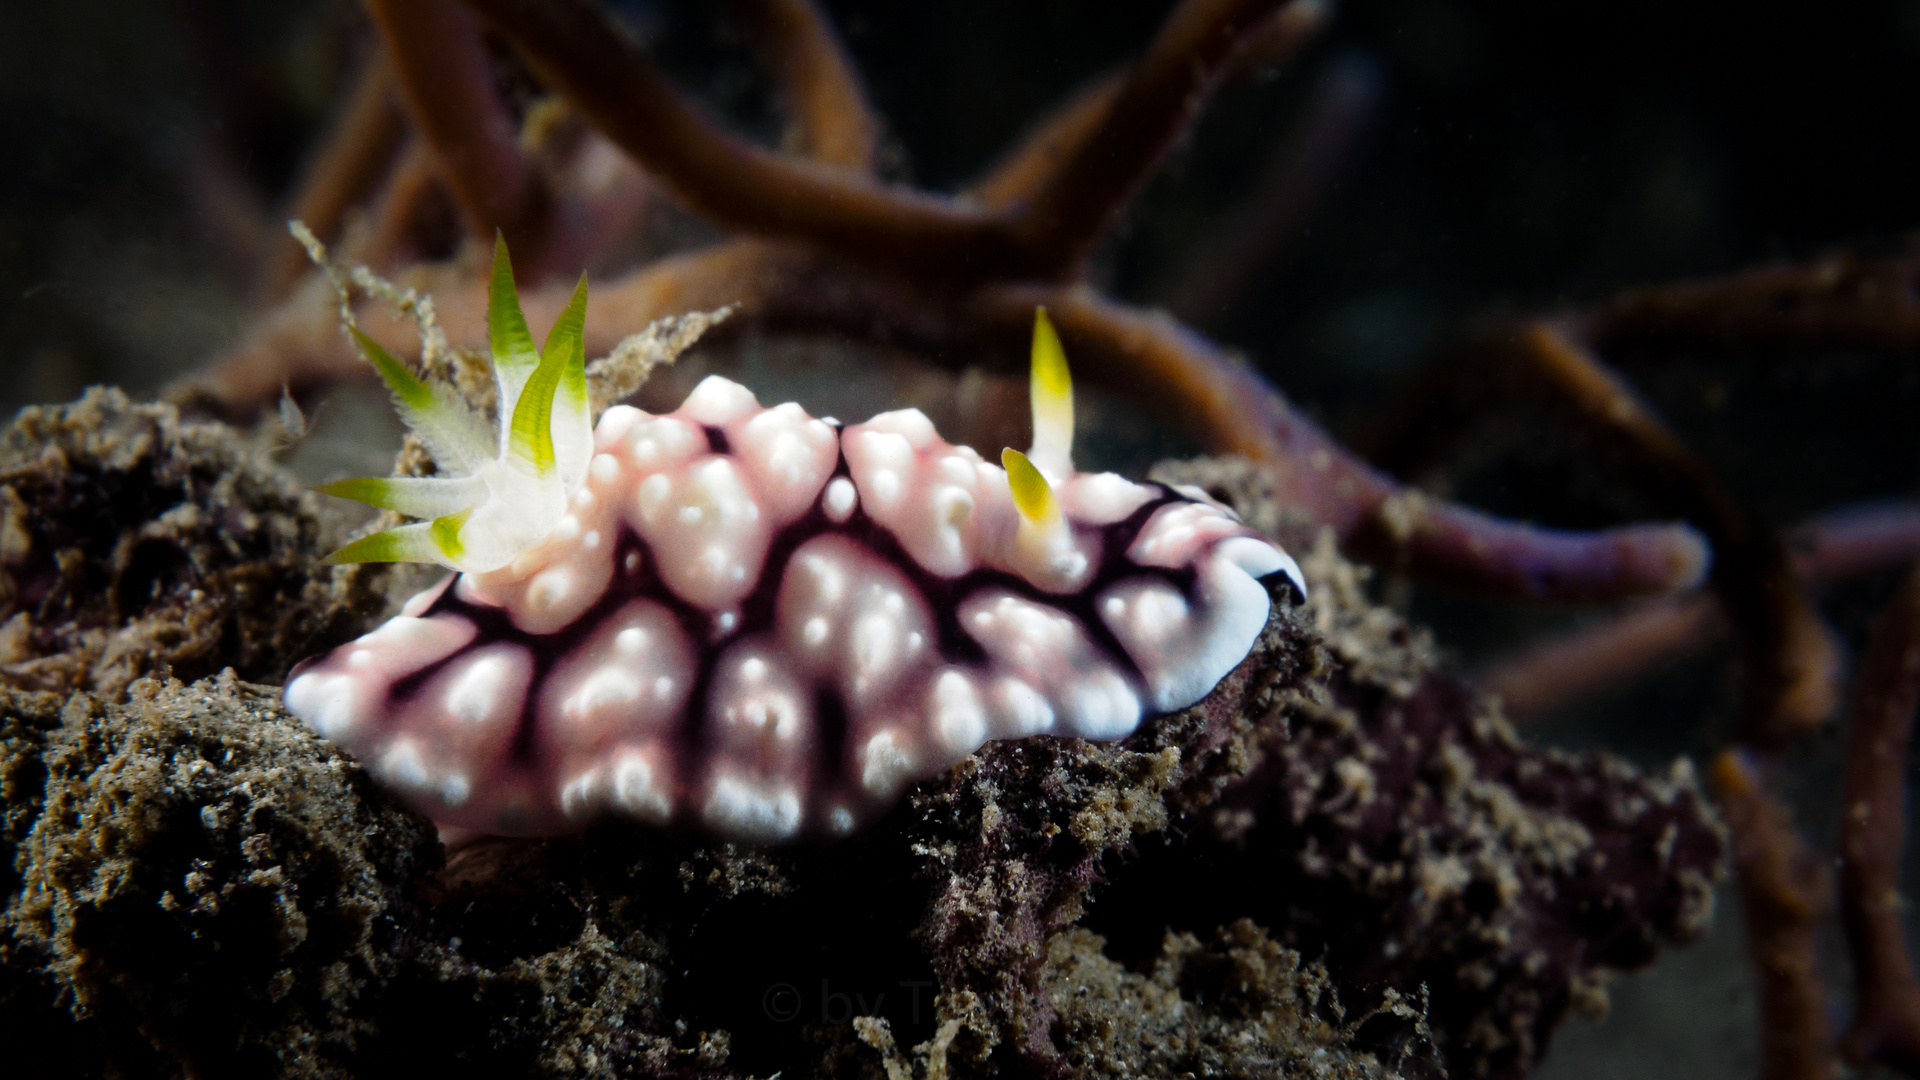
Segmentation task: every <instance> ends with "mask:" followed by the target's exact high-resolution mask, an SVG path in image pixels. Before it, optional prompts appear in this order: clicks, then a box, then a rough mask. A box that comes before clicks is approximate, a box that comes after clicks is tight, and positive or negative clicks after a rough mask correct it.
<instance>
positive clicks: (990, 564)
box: [286, 249, 1305, 842]
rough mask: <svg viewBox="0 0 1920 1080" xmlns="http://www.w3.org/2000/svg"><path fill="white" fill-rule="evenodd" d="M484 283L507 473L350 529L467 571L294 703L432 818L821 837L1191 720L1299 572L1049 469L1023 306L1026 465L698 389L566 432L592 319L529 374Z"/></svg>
mask: <svg viewBox="0 0 1920 1080" xmlns="http://www.w3.org/2000/svg"><path fill="white" fill-rule="evenodd" d="M501 265H502V266H504V249H502V261H501ZM503 275H504V281H505V284H504V286H503V287H502V286H500V285H499V283H500V282H501V280H502V277H503ZM496 286H497V287H496V289H495V293H494V296H493V304H494V306H495V308H496V309H498V308H503V307H506V306H508V305H511V307H512V311H511V312H510V313H508V314H506V315H499V316H497V317H496V316H492V315H490V319H489V323H490V328H491V330H492V332H493V334H494V341H495V353H496V357H498V356H500V355H501V353H502V345H501V343H502V342H503V341H504V342H505V343H506V354H507V355H508V356H509V357H514V356H518V357H519V360H517V361H515V362H516V363H518V365H519V368H518V371H517V373H515V372H511V371H509V370H508V368H507V367H504V366H503V367H502V368H501V375H500V388H501V401H502V402H506V403H512V406H511V409H510V410H509V409H506V408H503V416H506V414H507V413H508V412H509V411H510V412H511V416H510V418H508V419H503V421H502V430H501V439H500V442H501V453H500V456H499V457H498V458H497V459H494V460H491V461H487V462H486V463H485V464H484V465H483V466H482V467H481V468H480V469H479V470H477V471H476V472H475V473H474V474H473V476H477V477H478V478H479V480H478V481H477V482H476V480H474V479H473V478H472V477H469V478H465V479H451V480H447V481H444V483H445V484H448V485H464V486H462V487H459V488H458V489H457V490H456V489H455V488H452V487H447V488H444V489H441V490H431V489H429V490H425V491H420V492H415V491H412V490H410V489H411V488H412V487H414V486H415V485H396V486H394V487H393V488H391V489H378V490H377V491H376V492H374V493H377V494H379V495H380V497H382V498H385V499H387V500H388V504H390V505H394V506H395V507H396V508H399V509H402V510H407V509H408V507H418V508H420V513H421V515H422V516H429V517H431V518H432V520H430V521H428V522H425V523H422V524H421V525H416V526H403V527H401V528H400V529H397V530H391V531H390V532H389V533H382V534H376V536H375V537H372V538H369V540H368V541H361V542H360V543H361V544H363V545H365V544H368V543H369V541H372V542H374V543H375V545H376V546H377V545H385V547H382V548H379V550H378V551H376V552H375V555H376V556H384V555H385V554H388V553H391V552H401V553H402V554H401V555H399V556H397V557H406V558H416V559H430V560H432V561H436V562H441V563H443V564H446V565H449V566H452V567H453V568H454V569H456V570H458V571H459V573H458V575H457V576H456V577H454V578H452V579H449V581H443V582H442V583H440V584H439V585H437V586H435V587H434V588H432V589H429V590H428V591H426V592H424V593H422V594H420V595H419V596H416V597H414V598H413V599H412V600H411V601H409V602H408V603H407V605H406V606H405V608H404V609H403V611H402V613H401V614H400V615H399V616H398V617H396V618H394V619H393V620H392V621H390V622H388V623H387V624H386V625H385V626H382V627H381V628H379V629H377V630H375V631H374V632H372V633H370V634H368V635H366V636H365V637H362V638H361V639H359V640H357V641H354V642H351V643H349V644H347V645H344V646H341V647H340V648H338V649H335V650H334V651H333V652H331V653H328V654H326V655H325V656H321V657H318V658H315V659H312V660H308V661H306V662H305V663H303V664H301V665H300V666H299V667H297V668H296V669H295V671H294V673H293V676H292V679H291V681H290V682H289V683H288V684H287V689H286V701H287V705H288V708H289V709H291V710H292V711H293V712H294V713H295V714H297V715H299V716H300V717H302V718H303V719H304V720H306V721H307V722H308V723H309V724H311V725H313V726H314V727H315V728H316V729H317V730H319V731H320V732H321V733H322V734H324V735H325V736H326V737H328V738H329V739H332V740H333V741H335V742H336V743H338V744H340V745H341V746H343V747H345V748H347V749H348V750H350V751H351V752H353V753H354V754H355V755H356V756H357V757H359V759H360V760H361V761H362V762H364V763H365V764H366V766H367V767H368V769H369V770H371V771H372V772H373V773H374V775H375V776H377V777H378V778H380V779H381V780H382V781H383V782H385V783H386V784H388V785H389V786H391V787H392V788H393V789H394V790H395V791H397V792H398V793H399V794H400V795H401V796H402V797H403V798H405V799H406V800H407V801H408V802H410V803H411V804H412V805H413V806H415V807H417V808H418V809H420V810H421V811H423V812H425V813H426V814H428V815H429V816H431V817H432V818H434V819H435V820H436V821H438V822H440V823H442V824H445V825H455V826H461V827H466V828H472V829H476V830H480V831H483V832H489V833H499V834H516V835H533V834H548V833H557V832H564V831H570V830H575V829H579V828H581V827H584V826H585V825H586V824H588V823H589V822H591V821H593V820H594V819H596V818H598V817H601V816H603V815H606V814H610V813H611V814H620V815H624V816H627V817H631V818H635V819H638V820H641V821H645V822H650V823H656V824H663V825H680V826H689V827H694V828H699V829H704V830H706V831H710V832H712V833H714V834H717V835H720V836H724V837H728V838H734V839H743V840H751V841H759V842H779V841H786V840H791V839H795V838H797V837H800V836H802V835H824V836H833V835H842V834H845V833H847V832H850V831H852V830H853V829H855V828H857V827H859V826H860V825H861V824H862V823H864V822H866V821H869V820H871V819H873V818H874V817H876V816H878V815H880V814H881V813H884V812H885V811H886V809H887V808H888V807H889V806H891V805H892V803H893V802H894V801H895V800H897V798H898V797H899V796H900V794H901V792H902V791H903V790H904V789H905V788H906V786H907V785H909V784H911V783H913V782H914V781H916V780H919V779H922V778H925V777H929V776H934V775H938V774H939V773H941V772H943V771H944V770H946V769H948V768H950V767H951V766H952V765H953V764H955V763H956V762H958V761H960V760H961V759H963V758H965V757H966V756H967V755H969V754H971V753H973V752H974V751H975V750H977V749H978V748H979V747H980V746H981V744H982V743H984V742H986V741H987V740H991V739H1017V738H1024V737H1027V736H1031V735H1040V734H1047V735H1056V736H1070V737H1080V738H1088V739H1116V738H1122V737H1124V736H1126V735H1128V734H1131V733H1132V732H1133V731H1135V730H1136V729H1137V728H1138V727H1139V726H1140V724H1141V723H1142V722H1143V721H1144V720H1146V719H1147V718H1149V717H1151V716H1154V715H1157V714H1160V713H1164V712H1169V711H1172V710H1177V709H1181V708H1184V707H1186V706H1188V705H1191V704H1193V703H1194V702H1196V701H1198V700H1199V699H1201V698H1202V697H1204V696H1205V695H1206V694H1207V693H1208V692H1210V691H1211V690H1212V688H1213V687H1214V685H1215V684H1217V683H1218V682H1219V681H1220V680H1221V679H1222V678H1223V677H1225V676H1226V675H1227V673H1228V672H1230V671H1231V670H1232V669H1233V668H1234V666H1236V665H1237V664H1238V663H1239V662H1240V661H1241V660H1242V659H1243V658H1244V657H1245V656H1246V654H1247V652H1248V650H1249V649H1250V648H1251V647H1252V644H1253V642H1254V640H1255V639H1256V637H1257V636H1258V635H1259V633H1260V631H1261V629H1262V627H1263V626H1264V625H1265V623H1266V620H1267V618H1268V609H1269V600H1268V590H1267V586H1266V585H1264V584H1263V583H1262V582H1261V581H1260V580H1259V579H1261V578H1264V577H1268V576H1270V575H1274V574H1284V575H1286V579H1287V580H1288V582H1289V583H1290V587H1291V589H1292V590H1293V591H1294V592H1295V594H1296V597H1298V598H1304V595H1305V586H1304V584H1303V583H1302V581H1301V578H1300V572H1299V569H1298V567H1297V566H1295V565H1294V562H1293V560H1292V559H1291V558H1290V557H1288V556H1287V554H1286V553H1285V552H1283V551H1282V550H1280V548H1278V547H1277V546H1275V545H1274V544H1273V543H1272V542H1270V541H1269V540H1267V539H1265V538H1264V537H1261V536H1259V535H1258V534H1256V533H1255V532H1253V531H1252V530H1250V529H1248V528H1246V527H1245V526H1243V525H1242V524H1240V522H1239V521H1238V519H1237V518H1235V517H1234V516H1233V514H1232V513H1231V511H1229V510H1227V509H1226V508H1225V507H1223V506H1220V505H1219V504H1217V503H1215V502H1213V501H1212V500H1211V499H1209V498H1207V497H1206V496H1205V495H1204V494H1203V493H1201V492H1198V491H1195V490H1191V489H1189V490H1176V489H1174V488H1169V487H1167V486H1165V485H1161V484H1156V483H1146V484H1138V483H1133V482H1131V481H1128V480H1125V479H1122V478H1121V477H1118V476H1115V475H1113V474H1111V473H1096V474H1087V473H1078V472H1074V471H1073V469H1072V464H1071V458H1070V448H1071V436H1072V431H1071V426H1072V405H1071V388H1070V385H1069V383H1068V381H1067V372H1066V364H1065V359H1064V355H1063V354H1061V352H1060V347H1059V342H1058V339H1057V338H1056V337H1054V336H1053V332H1052V328H1051V327H1050V326H1048V325H1047V323H1046V320H1045V315H1044V313H1041V314H1040V316H1039V317H1038V319H1037V329H1036V334H1035V376H1034V388H1035V402H1034V421H1035V437H1034V447H1033V449H1032V451H1031V452H1030V453H1029V454H1025V455H1023V454H1020V453H1018V452H1017V451H1012V450H1009V451H1007V452H1006V453H1005V454H1003V455H1002V463H995V462H991V461H988V460H986V459H984V458H982V457H981V455H979V454H978V453H976V452H974V451H973V450H972V449H970V448H968V447H964V446H953V445H950V444H948V443H947V442H945V441H944V440H942V439H941V438H940V437H939V436H938V435H937V434H936V433H935V432H934V430H933V426H932V424H931V423H930V422H929V421H928V420H927V418H926V417H925V416H924V415H922V414H921V413H920V412H919V411H918V410H914V409H904V410H900V411H897V412H890V413H883V414H881V415H879V416H876V417H874V418H873V419H871V420H869V421H867V422H866V423H864V424H856V425H852V426H842V425H839V424H837V423H833V422H829V421H824V420H819V419H815V418H813V417H811V416H809V415H807V414H806V412H805V411H803V410H802V409H801V408H800V407H799V406H798V405H794V404H791V403H789V404H784V405H778V406H775V407H773V408H766V407H763V406H761V405H760V403H759V402H758V401H757V400H756V399H755V398H754V396H753V394H752V393H751V392H750V391H748V390H747V389H746V388H745V387H743V386H740V385H738V384H736V383H733V382H730V381H728V380H726V379H723V378H720V377H718V376H710V377H708V378H707V379H706V380H705V381H703V382H702V383H700V384H699V386H698V387H696V388H695V389H694V391H693V393H692V394H691V395H689V396H688V398H687V400H686V401H685V403H684V404H682V405H681V407H680V408H679V409H677V410H676V411H674V412H672V413H668V414H665V415H660V416H654V415H649V414H647V413H643V412H641V411H639V410H637V409H634V408H631V407H628V406H615V407H613V408H610V409H608V410H607V411H606V413H605V414H604V415H603V416H602V417H601V418H600V421H599V423H598V425H597V427H595V428H593V429H592V430H591V431H589V430H587V429H586V428H585V426H584V425H585V424H586V423H587V417H586V413H585V411H584V406H583V405H581V406H576V405H575V404H574V403H573V402H572V400H571V399H569V398H567V397H566V395H567V394H569V393H570V392H571V391H570V390H569V387H570V386H571V385H572V383H571V382H570V380H572V379H573V376H574V372H576V371H577V370H579V363H578V359H577V357H578V351H579V345H578V326H579V323H578V317H577V315H576V312H577V311H579V310H582V307H581V306H576V307H573V308H569V311H568V314H567V315H566V316H563V317H562V326H561V327H556V329H555V331H554V334H553V335H552V336H551V337H550V338H549V340H548V345H547V347H546V349H545V350H543V351H542V352H541V353H540V354H537V355H536V354H534V353H533V351H532V349H531V345H530V340H531V339H530V338H529V337H528V336H527V334H526V330H525V326H524V322H519V323H518V325H515V323H516V320H518V305H517V303H516V302H514V301H513V296H512V283H511V277H510V275H505V272H504V271H500V272H497V273H496ZM584 295H585V293H584V287H583V289H582V291H581V292H580V293H578V294H577V295H576V302H577V305H583V304H584ZM569 319H572V320H573V321H572V322H571V324H569ZM556 342H558V344H557V345H556ZM554 357H558V359H553V358H554ZM389 359H390V358H389ZM376 362H378V363H380V366H381V367H382V368H383V373H384V369H385V366H386V365H385V363H384V362H380V361H378V360H377V361H376ZM402 374H404V369H402ZM389 382H390V383H392V382H394V379H393V378H392V377H390V378H389ZM395 389H396V396H399V397H401V398H402V399H403V402H404V401H405V400H408V394H409V393H412V394H413V399H414V400H422V401H424V400H426V399H425V398H424V397H422V396H421V395H420V394H419V393H418V392H417V391H412V390H411V388H409V390H407V391H403V390H401V388H400V386H396V387H395ZM536 394H537V395H540V396H543V397H546V398H549V399H551V400H552V401H553V402H554V404H552V405H551V406H550V407H548V408H545V409H542V408H540V407H539V406H538V404H537V403H536V404H535V405H531V406H530V405H528V404H527V402H528V400H529V398H528V395H536ZM523 414H526V416H530V417H532V419H524V417H523ZM563 427H564V428H565V429H566V430H562V429H563ZM543 432H545V433H547V434H546V435H545V440H546V441H545V443H544V444H543V443H542V434H541V433H543ZM543 446H544V447H545V449H543ZM562 446H566V447H568V448H570V452H568V453H562V452H560V450H559V449H558V448H560V447H562ZM367 483H378V482H369V481H354V482H350V483H349V484H347V485H340V486H335V487H334V488H332V489H331V490H334V491H336V492H337V493H339V494H342V495H348V496H349V497H363V496H365V495H368V494H369V493H370V492H369V490H368V489H365V488H355V487H352V485H353V484H361V485H364V484H367ZM516 485H517V486H516ZM463 499H464V500H476V501H471V502H462V501H461V500H463ZM516 500H524V502H521V501H516ZM367 501H374V500H373V499H371V498H369V499H367ZM449 507H456V508H457V509H453V510H450V511H449V509H448V508H449ZM443 511H446V512H445V513H443ZM409 512H411V511H409ZM450 519H452V523H451V524H446V523H447V522H449V520H450ZM380 537H391V538H392V539H388V540H381V539H380ZM480 552H484V554H480ZM354 554H355V551H354V548H353V547H349V548H348V549H345V550H343V551H342V552H340V553H337V554H336V558H342V557H352V556H353V555H354Z"/></svg>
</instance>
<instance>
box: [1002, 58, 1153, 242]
mask: <svg viewBox="0 0 1920 1080" xmlns="http://www.w3.org/2000/svg"><path fill="white" fill-rule="evenodd" d="M1126 78H1127V76H1126V72H1124V71H1110V72H1108V73H1107V74H1105V75H1102V76H1100V77H1099V78H1097V79H1095V80H1094V81H1092V82H1090V83H1088V84H1087V85H1085V86H1083V87H1081V88H1080V89H1079V90H1078V91H1076V92H1075V93H1074V94H1073V95H1072V96H1071V97H1069V98H1068V99H1067V100H1066V101H1064V102H1062V103H1061V104H1060V105H1058V106H1056V107H1055V108H1054V110H1053V111H1052V112H1050V113H1048V114H1046V115H1045V116H1043V117H1041V118H1040V122H1039V123H1037V124H1035V125H1034V126H1033V129H1032V130H1031V131H1029V132H1027V134H1026V135H1024V136H1022V137H1021V139H1020V141H1019V142H1018V143H1015V144H1014V146H1013V149H1011V150H1009V151H1008V152H1007V153H1006V154H1005V155H1003V156H1002V157H1001V159H1000V161H999V162H998V163H997V164H995V165H994V167H993V168H992V169H991V170H989V171H988V172H987V175H985V176H983V177H981V178H980V180H979V181H978V182H977V183H975V184H974V186H973V187H972V188H970V189H968V192H967V194H968V196H969V197H970V198H972V200H973V201H974V202H977V203H979V204H980V205H981V206H985V207H989V208H991V209H995V210H1000V209H1005V208H1007V207H1012V206H1017V205H1018V204H1020V203H1022V202H1025V201H1026V200H1028V199H1030V198H1032V197H1033V194H1034V192H1036V191H1038V190H1039V189H1040V187H1041V186H1042V185H1044V184H1045V183H1047V182H1048V181H1049V180H1050V179H1051V178H1052V177H1053V176H1054V174H1055V173H1057V172H1059V170H1060V166H1061V163H1062V162H1063V161H1065V160H1066V157H1067V155H1068V154H1071V153H1073V152H1074V151H1075V150H1077V149H1078V148H1079V147H1080V146H1081V145H1082V144H1084V143H1085V142H1086V141H1087V137H1088V136H1089V135H1091V134H1092V133H1093V131H1094V129H1096V128H1098V127H1099V126H1100V125H1101V124H1102V123H1103V122H1105V121H1106V119H1107V112H1108V110H1110V109H1111V108H1112V107H1113V99H1114V97H1115V96H1117V95H1118V94H1119V93H1120V87H1121V86H1122V85H1124V84H1125V83H1126Z"/></svg>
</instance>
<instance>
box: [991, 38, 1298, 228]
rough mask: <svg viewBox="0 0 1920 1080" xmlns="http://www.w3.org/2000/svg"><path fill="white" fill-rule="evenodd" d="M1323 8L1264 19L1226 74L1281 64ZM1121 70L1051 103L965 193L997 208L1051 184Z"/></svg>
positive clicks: (1104, 105) (1098, 120)
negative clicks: (1253, 67) (1055, 104)
mask: <svg viewBox="0 0 1920 1080" xmlns="http://www.w3.org/2000/svg"><path fill="white" fill-rule="evenodd" d="M1328 14H1329V11H1328V6H1327V5H1326V4H1324V3H1321V2H1319V0H1295V2H1294V3H1290V4H1288V5H1286V6H1285V7H1283V8H1281V9H1280V10H1279V11H1276V12H1274V13H1273V14H1272V15H1270V16H1268V17H1267V21H1266V24H1265V25H1264V26H1263V27H1261V28H1260V29H1257V30H1255V31H1252V32H1251V33H1249V34H1248V35H1247V42H1246V44H1245V45H1244V46H1243V47H1242V49H1241V51H1240V53H1239V55H1238V58H1237V62H1236V63H1234V64H1233V65H1232V70H1231V72H1230V74H1231V73H1238V72H1239V71H1241V70H1244V69H1245V68H1247V67H1248V66H1249V65H1255V64H1257V65H1273V64H1284V63H1286V62H1287V61H1289V60H1291V59H1293V57H1294V56H1295V54H1297V53H1298V52H1299V51H1300V49H1301V47H1302V46H1304V45H1305V44H1306V43H1307V42H1309V41H1311V40H1312V39H1313V37H1314V36H1315V35H1316V34H1317V33H1318V32H1319V31H1320V30H1321V28H1322V27H1324V26H1325V24H1326V20H1327V16H1328ZM1127 80H1128V73H1127V72H1126V71H1112V72H1108V73H1107V74H1105V75H1102V76H1100V77H1099V78H1097V79H1094V80H1093V81H1092V82H1089V83H1087V84H1086V85H1085V86H1082V87H1081V88H1080V89H1079V90H1078V91H1076V92H1075V93H1074V94H1073V95H1071V96H1070V97H1068V98H1067V100H1066V101H1064V102H1062V103H1061V104H1059V105H1058V106H1056V107H1055V108H1054V109H1053V110H1052V111H1051V112H1049V113H1047V114H1046V115H1045V116H1044V117H1042V118H1041V120H1040V121H1039V122H1038V123H1036V124H1034V125H1033V127H1032V129H1031V130H1029V131H1028V132H1027V134H1026V135H1024V136H1022V137H1021V139H1020V141H1019V142H1018V143H1016V144H1014V147H1013V148H1012V149H1011V150H1009V151H1007V153H1006V154H1004V155H1002V157H1001V159H1000V161H999V163H998V164H996V165H995V166H994V167H993V168H992V169H991V170H990V171H989V172H988V173H987V174H986V175H985V176H984V177H982V178H981V179H980V180H979V181H978V182H977V183H976V184H975V185H974V186H973V187H972V188H971V189H969V190H968V192H967V194H968V196H969V197H970V198H971V199H972V200H973V201H975V202H977V203H979V204H980V205H982V206H987V207H992V208H995V209H1000V208H1004V207H1009V206H1013V205H1015V204H1018V203H1021V202H1023V201H1025V200H1027V199H1030V198H1032V197H1033V195H1034V194H1035V193H1036V192H1038V191H1039V190H1040V188H1041V187H1042V186H1044V185H1045V184H1047V183H1049V182H1051V180H1052V178H1053V177H1054V176H1055V175H1056V174H1057V173H1058V172H1059V171H1060V169H1061V167H1062V166H1063V164H1064V163H1065V161H1066V159H1067V157H1068V155H1070V154H1074V153H1078V152H1079V150H1080V147H1081V146H1082V145H1083V144H1084V143H1085V142H1086V141H1087V139H1088V137H1089V136H1091V135H1092V134H1093V133H1094V132H1095V131H1096V130H1098V129H1099V127H1100V125H1101V124H1102V123H1104V122H1105V121H1106V119H1107V114H1108V110H1109V109H1110V108H1111V107H1112V105H1113V101H1114V98H1115V96H1116V95H1118V94H1119V92H1120V88H1121V87H1122V86H1125V85H1127Z"/></svg>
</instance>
